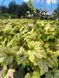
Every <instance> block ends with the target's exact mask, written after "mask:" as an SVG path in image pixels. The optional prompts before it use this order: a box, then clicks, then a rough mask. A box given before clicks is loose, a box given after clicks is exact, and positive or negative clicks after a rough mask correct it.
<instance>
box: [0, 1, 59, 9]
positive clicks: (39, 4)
mask: <svg viewBox="0 0 59 78" xmlns="http://www.w3.org/2000/svg"><path fill="white" fill-rule="evenodd" d="M11 1H13V0H5V2H4V5H6V6H8V4H9V3H10V2H11ZM15 1H16V3H17V4H20V5H21V4H22V3H23V2H28V1H29V0H15ZM51 1H52V10H54V9H55V8H56V7H57V3H58V0H33V5H34V7H35V8H37V9H40V8H45V9H46V10H51ZM2 2H3V0H0V5H2Z"/></svg>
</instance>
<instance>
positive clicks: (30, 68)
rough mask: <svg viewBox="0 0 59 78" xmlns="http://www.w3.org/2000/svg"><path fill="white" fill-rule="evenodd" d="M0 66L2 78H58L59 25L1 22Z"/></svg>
mask: <svg viewBox="0 0 59 78" xmlns="http://www.w3.org/2000/svg"><path fill="white" fill-rule="evenodd" d="M0 65H1V66H2V71H3V74H2V77H3V78H6V77H7V74H8V71H9V70H12V71H14V72H13V74H14V76H13V77H14V78H59V22H58V21H46V20H45V21H44V20H40V21H39V20H37V22H36V23H35V24H34V23H33V20H30V19H25V20H24V19H21V20H18V19H14V20H13V19H11V20H10V19H8V20H5V19H4V20H0ZM13 74H12V75H13Z"/></svg>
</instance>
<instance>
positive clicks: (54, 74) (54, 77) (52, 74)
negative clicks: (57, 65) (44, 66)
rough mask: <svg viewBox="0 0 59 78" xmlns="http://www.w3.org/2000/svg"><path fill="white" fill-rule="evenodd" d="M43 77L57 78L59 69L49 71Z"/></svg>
mask: <svg viewBox="0 0 59 78" xmlns="http://www.w3.org/2000/svg"><path fill="white" fill-rule="evenodd" d="M45 78H59V70H57V69H56V70H53V71H49V72H48V73H47V74H46V77H45Z"/></svg>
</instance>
